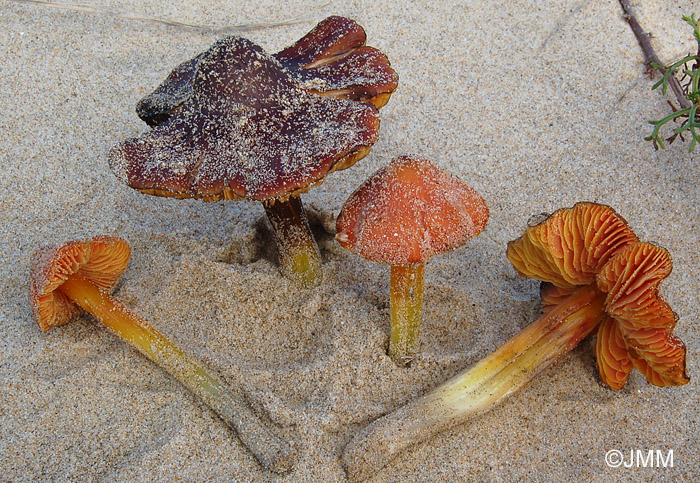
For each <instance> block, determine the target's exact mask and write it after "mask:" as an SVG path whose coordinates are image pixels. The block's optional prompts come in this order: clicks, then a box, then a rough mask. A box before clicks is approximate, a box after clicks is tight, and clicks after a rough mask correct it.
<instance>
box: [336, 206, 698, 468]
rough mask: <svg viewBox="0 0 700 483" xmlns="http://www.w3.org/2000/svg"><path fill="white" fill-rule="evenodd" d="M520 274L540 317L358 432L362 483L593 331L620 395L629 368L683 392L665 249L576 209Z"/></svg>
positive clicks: (518, 260)
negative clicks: (536, 291) (530, 282)
mask: <svg viewBox="0 0 700 483" xmlns="http://www.w3.org/2000/svg"><path fill="white" fill-rule="evenodd" d="M506 255H507V257H508V259H509V260H510V261H511V263H512V264H513V266H514V267H515V269H516V270H517V271H518V273H520V274H521V275H526V276H530V277H534V278H537V279H539V280H542V281H543V282H545V283H543V286H542V289H541V294H542V303H543V305H544V311H543V313H542V316H541V317H540V318H539V319H537V320H536V321H535V322H533V323H532V324H530V325H529V326H528V327H526V328H525V329H523V330H522V331H521V332H520V333H518V334H517V335H515V336H514V337H513V338H511V339H510V340H509V341H508V342H506V343H505V344H503V345H502V346H501V347H500V348H498V349H496V351H495V352H493V353H492V354H491V355H489V356H487V357H486V358H484V359H482V360H481V361H480V362H478V363H477V364H476V365H474V366H473V367H471V368H470V369H468V370H466V371H464V372H462V373H460V374H458V375H456V376H455V377H453V378H452V379H450V380H449V381H447V382H445V383H444V384H442V385H441V386H439V387H437V388H435V389H433V390H432V391H430V392H428V393H427V394H425V395H423V396H421V397H419V398H418V399H415V400H414V401H412V402H410V403H408V404H407V405H405V406H403V407H401V408H399V409H398V410H396V411H395V412H393V413H390V414H388V415H386V416H383V417H382V418H380V419H378V420H376V421H374V422H373V423H371V424H370V425H369V426H367V427H366V428H365V429H363V430H362V431H361V432H360V433H358V434H357V435H356V436H355V437H354V438H353V439H352V440H351V441H350V443H349V444H348V445H347V446H346V448H345V450H344V453H343V463H344V465H345V468H346V470H347V472H348V475H349V476H350V478H351V479H352V480H363V479H365V478H367V477H368V476H370V475H372V474H375V473H376V472H377V471H379V470H380V469H381V468H383V467H384V466H386V465H387V464H388V463H389V461H391V460H392V459H393V458H394V457H395V456H396V455H397V454H399V453H400V452H401V451H403V450H404V449H406V448H408V447H409V446H411V445H412V444H415V443H418V442H420V441H422V440H426V439H428V438H431V437H432V436H434V435H435V434H437V433H438V432H440V431H442V430H445V429H447V428H449V427H452V426H454V425H456V424H459V423H461V422H464V421H466V420H468V419H469V418H471V417H473V416H474V415H476V414H478V413H480V412H483V411H486V410H488V409H489V408H491V407H492V406H493V405H495V404H496V403H498V402H500V401H502V400H504V399H505V398H506V397H508V396H509V395H511V394H513V393H515V392H516V391H518V390H519V389H520V388H521V387H523V386H524V385H525V384H527V383H528V382H529V381H530V380H532V378H533V377H534V376H536V375H537V374H538V373H539V372H541V371H542V370H543V369H545V368H547V367H548V366H550V365H551V364H553V363H554V362H556V361H557V360H559V359H560V358H561V357H563V356H564V355H565V354H566V353H568V352H569V351H571V350H572V349H573V348H574V347H575V346H576V345H577V344H578V343H579V342H580V341H581V340H583V339H584V338H585V337H586V336H587V335H588V334H590V333H592V332H593V331H594V330H595V329H596V327H597V328H598V332H597V334H598V337H597V341H596V355H597V364H598V368H599V372H600V374H601V378H602V381H603V383H605V384H606V385H608V386H610V387H612V388H614V389H618V388H620V387H622V386H624V384H625V381H626V380H627V376H628V375H629V372H630V370H631V368H632V367H633V366H634V367H636V368H637V369H639V370H640V371H641V372H642V373H643V374H644V375H645V377H646V378H647V381H649V382H650V383H651V384H654V385H657V386H677V385H682V384H686V383H687V382H688V381H689V379H688V376H687V375H686V373H685V352H686V350H685V345H684V344H683V342H682V341H681V340H680V339H679V338H677V337H676V336H674V335H673V334H672V333H671V331H672V330H673V327H674V325H675V322H676V315H675V314H674V313H673V311H672V310H671V309H670V307H669V306H668V304H667V303H666V302H665V301H664V300H663V299H662V298H661V297H660V296H659V293H658V289H659V284H660V283H661V281H662V280H663V279H664V278H666V277H667V276H668V274H669V273H670V271H671V260H670V257H669V255H668V252H667V251H666V250H664V249H663V248H660V247H657V246H654V245H651V244H649V243H643V242H639V241H638V239H637V237H636V236H635V235H634V233H633V232H632V231H631V230H630V228H629V227H628V226H627V223H626V222H625V221H624V220H623V219H622V218H621V217H620V216H619V215H618V214H617V213H615V212H614V211H613V210H612V209H611V208H609V207H607V206H604V205H599V204H593V203H578V204H576V205H575V206H574V207H573V208H570V209H561V210H559V211H557V212H555V213H554V214H552V215H551V216H549V217H548V218H547V219H546V220H545V221H543V222H542V223H539V224H537V225H536V226H531V227H529V228H528V229H527V231H526V232H525V234H524V235H523V236H522V237H521V238H519V239H518V240H515V241H512V242H510V243H509V245H508V250H507V253H506Z"/></svg>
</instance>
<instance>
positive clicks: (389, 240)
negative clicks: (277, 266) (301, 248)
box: [336, 156, 489, 265]
mask: <svg viewBox="0 0 700 483" xmlns="http://www.w3.org/2000/svg"><path fill="white" fill-rule="evenodd" d="M488 217H489V210H488V207H487V206H486V202H485V201H484V199H483V198H482V197H481V195H479V193H477V192H476V190H475V189H474V188H472V187H471V186H469V185H468V184H467V183H465V182H464V181H461V180H460V179H458V178H456V177H454V176H452V175H450V174H448V173H445V172H443V171H441V170H440V169H438V168H437V166H435V165H434V164H433V163H432V162H430V161H428V160H427V159H421V158H413V157H409V156H401V157H398V158H395V159H394V160H392V161H391V163H390V164H389V165H388V166H387V167H385V168H383V169H381V170H379V171H378V172H377V173H375V174H374V175H373V176H371V177H370V178H369V179H368V180H367V181H366V182H365V183H364V184H363V185H362V186H360V187H359V188H358V189H357V190H356V191H355V192H354V193H353V194H352V195H350V197H349V198H348V200H347V201H346V202H345V205H343V208H342V210H341V212H340V215H339V216H338V220H337V223H336V226H337V235H336V239H337V240H338V241H339V242H340V244H341V245H342V246H343V247H345V248H347V249H348V250H350V251H352V252H353V253H357V254H358V255H361V256H362V257H364V258H366V259H368V260H371V261H374V262H379V263H387V264H389V265H410V264H416V263H423V262H425V261H426V260H427V259H428V258H430V257H431V256H433V255H436V254H440V253H444V252H446V251H449V250H452V249H454V248H457V247H459V246H461V245H463V244H464V243H466V242H467V241H468V240H469V239H470V238H472V237H473V236H475V235H477V234H479V233H481V232H482V231H483V230H484V228H485V227H486V222H487V221H488Z"/></svg>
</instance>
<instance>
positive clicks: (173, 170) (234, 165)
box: [109, 37, 379, 201]
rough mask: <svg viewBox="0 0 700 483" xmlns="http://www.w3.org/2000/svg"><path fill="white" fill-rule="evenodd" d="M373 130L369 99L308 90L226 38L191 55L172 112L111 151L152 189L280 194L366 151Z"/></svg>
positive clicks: (248, 46) (140, 185) (123, 170)
mask: <svg viewBox="0 0 700 483" xmlns="http://www.w3.org/2000/svg"><path fill="white" fill-rule="evenodd" d="M378 130H379V117H378V113H377V109H376V108H375V107H374V105H372V104H370V103H368V102H354V101H349V100H345V99H335V98H330V97H324V96H319V95H316V94H314V93H311V92H309V91H308V90H307V89H304V88H303V87H301V86H300V85H299V83H298V82H297V81H296V80H295V79H294V78H293V77H292V76H291V74H290V73H289V71H288V70H287V69H285V68H284V67H283V66H282V65H281V64H280V63H279V61H277V60H276V59H275V58H274V57H273V56H271V55H268V54H266V53H265V52H264V51H263V50H262V48H260V47H259V46H257V45H255V44H254V43H252V42H250V41H249V40H246V39H243V38H238V37H227V38H225V39H222V40H220V41H218V42H216V43H215V44H214V45H213V46H212V47H211V48H210V49H209V50H208V51H207V52H206V53H205V54H204V56H203V57H202V59H201V60H200V61H199V63H198V67H197V70H196V73H195V76H194V79H193V81H192V93H191V95H190V96H189V97H188V98H187V100H186V101H185V102H184V103H183V104H182V106H181V107H180V108H179V109H178V111H177V112H176V113H175V114H174V115H173V116H172V117H170V118H169V119H168V120H167V121H166V122H165V123H163V124H161V125H159V126H157V127H156V128H155V129H153V130H152V131H151V132H149V133H146V134H145V135H143V136H142V137H139V138H134V139H129V140H127V141H125V142H123V143H120V144H118V145H117V146H115V147H114V148H113V149H112V150H111V152H110V155H109V160H110V166H111V168H112V170H113V171H114V173H115V174H116V175H117V177H119V178H120V179H121V180H123V181H124V182H125V183H127V184H128V185H129V186H131V187H133V188H136V189H139V190H142V191H145V192H147V193H151V194H158V195H164V196H174V197H194V198H204V199H206V200H216V199H223V198H225V199H243V198H244V199H252V200H259V201H265V200H270V199H283V198H286V197H288V196H290V195H295V194H298V193H300V192H303V191H306V190H307V189H308V188H309V187H310V186H312V185H314V184H316V183H319V182H321V181H323V179H324V177H325V176H326V175H327V174H328V173H329V172H331V171H333V170H335V169H340V168H344V167H347V166H349V165H351V164H352V163H353V162H354V161H356V160H357V159H360V158H361V157H363V156H365V155H366V154H367V152H369V149H370V147H371V146H372V144H374V142H375V141H376V140H377V136H378Z"/></svg>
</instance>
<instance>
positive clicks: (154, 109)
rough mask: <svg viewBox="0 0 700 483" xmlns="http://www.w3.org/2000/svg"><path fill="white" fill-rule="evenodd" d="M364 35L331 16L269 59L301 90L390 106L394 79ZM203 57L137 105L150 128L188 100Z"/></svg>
mask: <svg viewBox="0 0 700 483" xmlns="http://www.w3.org/2000/svg"><path fill="white" fill-rule="evenodd" d="M366 41H367V34H366V33H365V30H364V29H363V28H362V27H361V26H360V25H359V24H358V23H357V22H355V21H354V20H350V19H348V18H345V17H339V16H331V17H328V18H327V19H325V20H323V21H322V22H320V23H319V24H318V25H317V26H316V27H314V28H313V29H312V30H311V31H310V32H309V33H307V34H306V35H305V36H304V37H302V38H301V39H299V40H298V41H297V42H295V43H294V44H293V45H291V46H290V47H287V48H285V49H283V50H281V51H280V52H278V53H276V54H273V57H274V58H275V59H276V60H278V61H279V62H280V63H281V64H282V66H284V68H285V69H286V70H287V71H288V72H289V74H290V75H291V76H292V77H293V78H294V79H295V80H296V81H297V82H299V83H300V84H301V85H302V86H303V87H304V88H305V89H307V90H309V91H311V92H315V93H317V94H322V95H325V96H329V97H340V98H344V99H352V100H362V101H369V102H371V103H373V104H374V105H375V106H376V107H377V108H380V107H382V106H383V105H384V104H386V103H387V102H388V101H389V98H390V97H391V94H392V93H393V92H394V91H395V90H396V87H397V86H398V80H399V77H398V74H397V73H396V71H394V69H392V68H391V64H390V62H389V59H388V58H387V56H386V55H384V54H383V53H382V52H380V51H379V50H377V49H375V48H374V47H368V46H365V42H366ZM205 54H206V52H202V53H201V54H199V55H197V56H195V57H194V58H192V59H190V60H187V61H185V62H183V63H182V64H180V65H179V66H177V67H176V68H175V69H173V71H172V72H171V73H170V75H168V77H167V78H166V79H165V80H164V81H163V83H162V84H161V85H159V86H158V88H156V90H155V91H153V92H152V93H151V94H149V95H148V96H146V97H144V98H143V99H141V101H139V103H138V105H137V106H136V112H137V114H138V115H139V117H140V118H141V119H143V120H144V121H145V122H146V123H147V124H149V125H150V126H156V125H158V124H161V123H163V122H165V121H166V120H167V119H168V118H169V117H170V116H171V115H172V114H174V113H175V112H176V111H177V110H178V109H179V108H180V107H181V105H182V104H183V103H184V102H185V101H186V100H187V99H188V98H189V97H190V96H191V95H192V84H193V81H194V77H195V72H196V71H197V68H198V66H199V63H200V61H201V60H202V59H203V58H204V57H205Z"/></svg>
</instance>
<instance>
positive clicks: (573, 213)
mask: <svg viewBox="0 0 700 483" xmlns="http://www.w3.org/2000/svg"><path fill="white" fill-rule="evenodd" d="M506 255H507V257H508V259H509V260H510V261H511V263H512V264H513V267H515V269H516V270H517V271H518V273H520V274H521V275H525V276H529V277H532V278H536V279H539V280H542V281H543V282H547V283H546V284H544V285H543V287H542V291H541V293H542V303H543V305H544V306H545V310H548V308H549V307H551V306H553V305H556V304H558V303H560V302H562V301H564V300H565V299H566V297H567V296H568V295H570V294H572V293H573V292H574V291H575V290H576V287H578V286H582V285H595V286H597V288H598V289H599V290H600V291H601V292H602V293H603V294H605V303H604V310H603V311H602V312H601V314H600V324H599V326H598V332H597V337H596V349H595V350H596V362H597V365H598V372H599V374H600V376H601V379H602V380H603V382H604V383H605V384H607V385H608V386H610V387H611V388H613V389H620V388H622V387H624V385H625V384H626V382H627V379H628V377H629V373H630V371H631V370H632V367H636V368H637V369H639V370H640V371H641V372H642V373H643V374H644V375H645V376H646V378H647V380H648V381H649V382H650V383H651V384H654V385H657V386H676V385H682V384H686V383H687V382H688V381H689V378H688V376H687V375H686V373H685V353H686V349H685V345H684V344H683V342H682V341H681V340H680V339H679V338H678V337H676V336H675V335H673V334H672V333H671V331H672V330H673V327H674V326H675V323H676V314H675V313H674V312H673V311H672V310H671V308H670V306H669V305H668V304H667V303H666V302H665V301H664V300H663V299H662V298H661V296H660V295H659V285H660V283H661V281H662V280H663V279H665V278H666V277H668V275H669V274H670V273H671V258H670V257H669V255H668V252H667V251H666V250H664V249H663V248H660V247H657V246H654V245H651V244H649V243H644V242H640V241H639V240H638V239H637V237H636V236H635V234H634V233H633V232H632V230H631V229H630V228H629V227H628V226H627V223H626V222H625V221H624V220H623V219H622V217H620V216H619V215H618V214H617V213H615V211H614V210H613V209H612V208H610V207H608V206H604V205H599V204H595V203H577V204H576V205H575V206H574V207H573V208H570V209H562V210H558V211H556V212H555V213H554V214H552V215H551V216H550V217H549V218H547V219H546V220H545V221H543V222H542V223H539V224H537V225H535V226H531V227H529V228H528V229H527V231H526V232H525V234H524V235H523V236H522V237H520V238H519V239H517V240H514V241H512V242H510V243H509V244H508V250H507V253H506Z"/></svg>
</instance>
